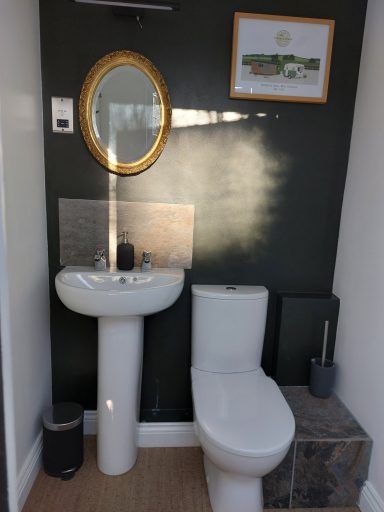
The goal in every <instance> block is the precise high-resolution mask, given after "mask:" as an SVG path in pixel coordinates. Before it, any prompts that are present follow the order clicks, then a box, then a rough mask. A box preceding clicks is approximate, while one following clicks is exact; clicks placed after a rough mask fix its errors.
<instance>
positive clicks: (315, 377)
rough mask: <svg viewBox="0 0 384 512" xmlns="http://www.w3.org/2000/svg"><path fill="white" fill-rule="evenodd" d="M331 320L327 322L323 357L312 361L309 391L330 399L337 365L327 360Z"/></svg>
mask: <svg viewBox="0 0 384 512" xmlns="http://www.w3.org/2000/svg"><path fill="white" fill-rule="evenodd" d="M328 327H329V320H326V321H325V325H324V337H323V352H322V354H321V357H314V358H313V359H311V370H310V379H309V391H310V393H311V394H312V395H314V396H317V397H319V398H328V397H330V396H331V394H332V388H333V384H334V380H335V363H333V362H332V361H330V360H328V359H327V358H326V353H327V343H328Z"/></svg>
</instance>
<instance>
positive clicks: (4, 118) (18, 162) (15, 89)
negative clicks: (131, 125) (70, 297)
mask: <svg viewBox="0 0 384 512" xmlns="http://www.w3.org/2000/svg"><path fill="white" fill-rule="evenodd" d="M38 15H39V13H38V0H17V1H15V0H1V4H0V62H1V73H0V191H1V198H0V200H1V210H0V220H1V226H0V294H1V295H0V306H1V340H2V350H3V373H4V395H5V397H4V399H5V414H6V418H5V427H6V442H7V458H8V461H7V462H8V479H9V492H10V505H11V512H13V511H15V510H17V504H16V499H17V494H19V497H20V493H23V492H25V489H23V485H24V484H27V485H28V476H29V471H31V470H32V466H33V462H34V459H33V457H34V456H36V454H37V453H36V450H37V448H38V446H39V445H40V443H39V434H40V432H41V413H42V409H43V408H44V407H45V406H46V405H48V404H50V401H51V363H50V334H49V296H48V261H47V260H48V257H47V235H46V214H45V181H44V161H43V134H42V100H41V73H40V36H39V18H38Z"/></svg>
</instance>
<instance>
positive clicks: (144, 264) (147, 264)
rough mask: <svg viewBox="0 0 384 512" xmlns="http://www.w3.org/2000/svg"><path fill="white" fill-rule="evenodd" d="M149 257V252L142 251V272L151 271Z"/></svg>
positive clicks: (150, 254)
mask: <svg viewBox="0 0 384 512" xmlns="http://www.w3.org/2000/svg"><path fill="white" fill-rule="evenodd" d="M151 256H152V253H151V251H143V261H142V263H141V271H142V272H149V271H150V270H152V261H151Z"/></svg>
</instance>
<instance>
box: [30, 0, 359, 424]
mask: <svg viewBox="0 0 384 512" xmlns="http://www.w3.org/2000/svg"><path fill="white" fill-rule="evenodd" d="M181 4H182V9H181V11H180V12H179V13H175V14H166V13H152V14H149V15H147V16H146V18H145V19H144V28H143V29H142V30H141V29H140V28H139V26H138V24H137V23H136V22H135V21H134V20H131V19H127V18H124V17H115V16H113V14H112V13H111V11H110V10H109V8H106V7H104V8H103V7H93V6H88V5H80V4H76V3H73V2H70V1H67V0H41V1H40V9H41V44H42V74H43V95H44V97H43V100H44V130H45V161H46V191H47V209H48V211H47V214H48V240H49V262H50V274H51V313H52V322H51V325H52V360H53V396H54V400H56V401H59V400H60V401H61V400H75V401H78V402H80V403H82V404H83V405H84V406H85V408H87V409H94V408H95V407H96V352H97V325H96V321H95V320H94V319H91V318H86V317H82V316H80V315H76V314H74V313H72V312H70V311H68V310H66V309H65V308H64V306H63V305H62V304H61V303H60V302H59V300H58V299H57V297H56V293H55V290H54V281H53V280H54V276H55V274H56V273H57V271H58V270H59V268H60V267H59V232H58V198H59V197H67V198H86V199H108V179H109V174H108V173H107V172H105V171H104V170H103V169H102V168H101V167H100V165H99V164H98V163H97V162H96V161H95V160H94V159H93V157H92V156H91V154H90V153H89V152H88V150H87V148H86V146H85V144H84V142H83V140H82V137H81V134H80V131H79V123H78V119H77V118H76V119H75V134H74V135H58V134H52V132H51V118H50V116H51V109H50V98H51V96H58V95H60V96H69V97H73V98H74V100H75V107H77V101H78V97H79V93H80V89H81V85H82V81H83V80H84V77H85V75H86V73H87V72H88V70H89V69H90V68H91V67H92V65H93V64H94V63H95V62H96V61H97V60H98V59H99V58H100V57H102V56H103V55H105V54H107V53H109V52H111V51H113V50H118V49H128V50H133V51H137V52H140V53H142V54H144V55H145V56H146V57H148V58H149V59H150V60H152V62H153V63H154V64H155V65H156V66H157V67H158V69H159V70H160V71H161V73H162V74H163V76H164V78H165V80H166V82H167V84H168V87H169V92H170V96H171V101H172V106H173V108H174V109H184V110H194V109H195V110H206V111H217V112H237V113H240V114H243V115H244V116H249V117H248V118H247V119H243V120H242V121H240V122H233V123H219V124H211V125H205V126H190V127H188V128H182V129H176V128H175V129H173V130H172V132H171V136H170V138H169V142H168V144H167V146H166V149H165V151H164V153H163V154H162V156H161V157H160V158H159V160H158V161H157V162H156V163H155V164H154V165H153V166H152V167H151V169H150V170H149V171H147V172H145V173H143V174H141V175H139V176H135V177H128V178H121V177H119V178H118V181H117V199H120V200H126V201H150V202H171V203H189V204H195V206H196V216H195V233H194V255H193V257H194V260H193V268H192V270H191V271H188V272H187V277H186V284H185V290H184V293H183V295H182V297H181V299H180V300H179V301H178V302H177V303H176V305H175V306H173V307H172V308H171V309H170V310H167V311H165V312H163V313H161V314H158V315H155V316H153V317H150V318H147V319H146V321H145V353H144V373H143V392H142V418H144V419H148V420H156V419H158V420H164V419H169V420H179V419H180V420H181V419H188V418H190V417H191V397H190V384H189V366H190V283H223V282H224V283H237V284H264V285H266V286H267V287H268V288H269V289H270V291H271V298H270V307H269V316H268V325H267V332H266V340H265V346H264V355H263V365H264V368H265V370H266V371H267V372H268V373H273V371H274V368H273V358H274V350H275V347H274V324H275V314H274V311H275V292H276V290H278V289H280V290H282V289H283V290H287V291H293V290H295V291H313V292H330V291H331V287H332V279H333V272H334V264H335V255H336V247H337V238H338V230H339V219H340V211H341V205H342V197H343V190H344V182H345V174H346V169H347V162H348V151H349V143H350V135H351V126H352V118H353V109H354V101H355V92H356V84H357V76H358V68H359V59H360V50H361V41H362V34H363V24H364V17H365V8H366V0H355V1H354V2H349V1H348V0H339V1H338V2H334V1H333V0H312V1H311V2H308V0H295V1H293V0H259V1H258V2H257V3H255V2H254V1H253V0H231V1H229V0H228V1H226V2H222V1H221V0H210V1H209V2H207V1H206V0H193V2H191V1H187V0H182V2H181ZM235 11H244V12H259V13H269V14H281V15H291V16H302V17H314V18H329V19H334V20H335V21H336V28H335V40H334V47H333V54H332V66H331V77H330V84H329V95H328V102H327V103H326V104H325V105H314V104H299V103H278V102H261V101H248V100H231V99H229V97H228V92H229V77H230V60H231V44H232V23H233V13H234V12H235ZM260 112H262V113H265V114H267V116H266V117H263V118H259V117H256V116H255V114H257V113H260Z"/></svg>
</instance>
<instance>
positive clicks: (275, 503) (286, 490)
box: [263, 443, 295, 508]
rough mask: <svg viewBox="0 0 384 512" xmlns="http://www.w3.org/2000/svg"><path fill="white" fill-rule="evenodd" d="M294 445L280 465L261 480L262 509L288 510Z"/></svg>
mask: <svg viewBox="0 0 384 512" xmlns="http://www.w3.org/2000/svg"><path fill="white" fill-rule="evenodd" d="M294 451H295V447H294V443H292V444H291V447H290V449H289V451H288V453H287V455H286V456H285V459H284V460H283V461H282V462H281V464H280V465H279V466H278V467H277V468H276V469H275V470H273V471H272V472H271V473H269V474H268V475H266V476H265V477H264V478H263V494H264V508H288V507H289V504H290V496H291V482H292V471H293V462H294V460H293V458H294Z"/></svg>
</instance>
